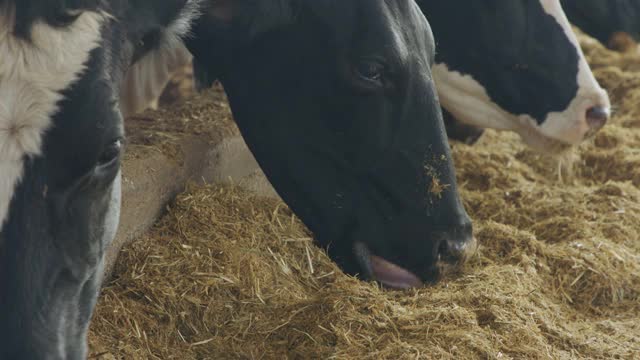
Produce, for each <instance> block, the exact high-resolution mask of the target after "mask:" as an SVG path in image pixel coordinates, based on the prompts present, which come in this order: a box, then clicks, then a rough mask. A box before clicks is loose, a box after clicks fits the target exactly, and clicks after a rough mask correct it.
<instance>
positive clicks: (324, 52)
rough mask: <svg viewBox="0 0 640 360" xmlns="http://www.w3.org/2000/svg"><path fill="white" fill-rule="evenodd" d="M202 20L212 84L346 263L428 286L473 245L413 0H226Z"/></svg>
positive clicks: (305, 216)
mask: <svg viewBox="0 0 640 360" xmlns="http://www.w3.org/2000/svg"><path fill="white" fill-rule="evenodd" d="M223 5H225V6H223ZM246 5H249V6H246ZM243 6H245V7H243ZM257 14H262V16H260V17H258V15H257ZM265 15H268V16H265ZM193 33H194V37H193V39H192V41H190V42H188V47H189V48H190V50H191V52H192V53H193V54H194V60H195V63H196V73H197V74H198V76H199V81H200V83H203V84H209V83H211V81H212V80H213V79H216V78H217V79H219V80H220V81H221V82H222V84H223V85H224V87H225V90H226V91H227V95H228V97H229V100H230V103H231V107H232V110H233V113H234V116H235V119H236V122H237V123H238V125H239V127H240V129H241V131H242V134H243V136H244V138H245V140H246V142H247V144H248V145H249V148H250V149H251V150H252V152H253V153H254V155H255V157H256V158H257V160H258V162H259V163H260V165H261V167H262V169H263V170H264V172H265V174H266V175H267V177H268V178H269V180H270V181H271V182H272V184H273V185H274V187H275V189H276V190H277V191H278V193H279V194H280V195H281V196H282V198H283V199H284V200H285V201H286V202H287V203H288V204H289V205H290V207H291V208H292V209H293V211H294V212H295V213H296V214H297V215H298V216H299V217H300V218H301V219H302V221H303V222H304V223H305V224H306V225H307V226H308V227H309V228H310V229H311V230H312V231H313V233H314V234H315V237H316V239H317V240H318V241H319V242H320V244H321V245H323V246H324V247H326V248H327V249H328V253H329V255H330V256H331V258H332V259H334V260H335V261H336V262H337V263H338V264H339V265H340V266H341V267H342V268H343V269H344V270H346V271H347V272H349V273H352V274H355V273H359V274H360V275H362V276H364V277H367V278H372V279H375V280H378V281H380V282H381V283H383V284H386V285H388V286H391V287H401V288H404V287H410V286H416V285H419V284H420V283H422V282H423V281H431V280H434V279H435V277H436V274H437V269H436V261H437V260H438V258H439V257H441V256H443V257H447V258H450V259H453V260H457V259H459V258H460V257H461V256H463V254H464V253H465V251H467V249H469V248H471V245H470V243H471V242H472V235H471V223H470V220H469V218H468V216H467V214H466V213H465V211H464V208H463V206H462V204H461V202H460V199H459V196H458V193H457V188H456V179H455V175H454V169H453V164H452V159H451V155H450V152H449V146H448V143H447V139H446V135H445V133H444V129H443V123H442V116H441V112H440V107H439V104H438V100H437V95H436V93H435V88H434V83H433V81H432V75H431V70H430V65H431V64H432V61H433V57H434V41H433V37H432V33H431V30H430V28H429V25H428V23H427V21H426V20H425V18H424V16H423V15H422V13H421V12H420V9H419V8H418V7H417V6H416V5H415V3H414V2H413V1H411V0H397V1H384V0H353V1H351V0H350V1H330V0H279V1H274V0H268V1H257V2H255V1H254V2H249V1H247V2H243V1H219V2H216V3H214V6H213V7H212V8H211V9H209V10H208V16H207V17H204V18H202V19H201V21H199V22H198V23H197V24H196V25H194V29H193ZM211 49H213V51H211ZM214 65H215V66H214Z"/></svg>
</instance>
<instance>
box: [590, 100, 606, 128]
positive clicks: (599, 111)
mask: <svg viewBox="0 0 640 360" xmlns="http://www.w3.org/2000/svg"><path fill="white" fill-rule="evenodd" d="M607 120H609V109H607V108H605V107H602V106H594V107H592V108H589V109H588V110H587V124H588V125H589V127H590V128H591V129H592V130H600V129H601V128H602V127H603V126H604V124H606V123H607Z"/></svg>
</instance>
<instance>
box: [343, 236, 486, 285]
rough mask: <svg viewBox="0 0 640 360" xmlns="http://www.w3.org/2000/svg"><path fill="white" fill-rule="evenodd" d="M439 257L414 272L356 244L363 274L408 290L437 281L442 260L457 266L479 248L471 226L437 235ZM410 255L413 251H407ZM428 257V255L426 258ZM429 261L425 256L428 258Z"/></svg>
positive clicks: (407, 255)
mask: <svg viewBox="0 0 640 360" xmlns="http://www.w3.org/2000/svg"><path fill="white" fill-rule="evenodd" d="M434 240H436V242H435V243H436V246H437V247H436V249H435V251H436V256H435V259H436V260H437V261H436V262H434V263H433V264H432V266H430V267H429V268H428V269H426V271H425V270H423V271H421V272H420V273H419V274H418V273H417V272H414V271H411V270H409V269H407V268H405V267H403V266H401V265H398V264H395V263H393V262H391V261H389V260H387V259H385V258H383V257H381V256H378V255H375V254H373V253H372V252H371V250H370V249H369V247H368V246H367V245H366V244H364V243H362V242H357V243H355V244H354V253H355V256H356V259H357V260H358V262H359V263H360V267H361V268H362V269H363V272H364V274H363V275H364V277H365V278H367V279H370V280H375V281H377V282H378V283H380V284H381V285H382V286H384V287H386V288H390V289H397V290H405V289H411V288H419V287H423V286H425V284H427V283H434V282H436V281H437V279H438V276H439V268H438V266H439V263H441V262H444V263H446V264H449V265H453V266H454V267H458V266H461V265H462V264H464V263H466V262H467V261H468V260H469V259H470V258H471V257H472V256H473V255H474V254H475V253H476V251H477V249H478V242H477V240H476V238H475V237H474V236H473V235H472V233H471V231H470V228H469V231H468V232H466V231H465V232H462V233H461V232H460V231H453V232H451V233H448V234H444V233H442V234H437V235H436V236H435V237H434ZM405 256H406V257H407V258H409V257H413V256H415V255H414V254H405ZM426 257H427V256H425V258H426ZM425 261H426V259H425Z"/></svg>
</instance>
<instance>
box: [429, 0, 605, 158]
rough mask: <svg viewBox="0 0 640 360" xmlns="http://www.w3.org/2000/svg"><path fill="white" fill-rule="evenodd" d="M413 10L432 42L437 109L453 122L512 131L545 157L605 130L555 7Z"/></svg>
mask: <svg viewBox="0 0 640 360" xmlns="http://www.w3.org/2000/svg"><path fill="white" fill-rule="evenodd" d="M578 1H581V0H578ZM418 3H419V5H420V7H421V8H422V10H423V11H424V12H425V14H426V15H427V18H428V19H429V22H430V23H431V26H432V29H433V32H434V35H435V37H436V39H437V51H436V65H435V66H434V67H433V69H432V70H433V76H434V78H435V81H436V84H437V88H438V94H439V96H440V102H441V104H442V106H443V108H444V109H446V110H447V111H448V112H449V113H450V114H451V115H452V117H453V118H454V119H457V120H458V121H460V122H462V123H464V124H467V125H472V126H474V127H480V128H494V129H499V130H510V131H515V132H517V133H518V134H520V136H521V137H522V138H523V140H524V141H525V142H526V143H527V144H529V145H531V146H533V147H535V148H537V149H540V150H543V151H545V152H556V151H558V150H562V149H564V148H566V147H568V146H570V145H576V144H579V143H580V142H581V141H582V140H584V139H585V138H587V137H589V136H590V135H591V134H593V133H594V132H595V131H597V130H598V129H600V128H601V127H602V126H603V125H604V124H605V123H606V121H607V119H608V117H609V114H610V103H609V98H608V95H607V93H606V92H605V91H604V90H603V89H602V88H601V87H600V85H599V84H598V83H597V81H596V80H595V78H594V76H593V74H592V72H591V70H590V68H589V65H588V64H587V62H586V60H585V58H584V55H583V53H582V50H581V49H580V46H579V45H578V41H577V39H576V36H575V34H574V33H573V31H572V29H571V25H570V24H569V22H568V21H567V18H566V16H565V14H564V12H563V10H562V7H561V6H560V1H559V0H483V1H466V0H447V1H440V0H418ZM450 120H452V119H450ZM449 129H450V130H458V131H459V130H464V131H465V132H464V134H463V137H468V136H472V137H475V136H477V135H478V133H477V132H476V133H475V134H474V132H473V131H469V127H464V126H463V127H462V129H460V128H458V129H454V128H453V126H450V127H449ZM474 135H475V136H474Z"/></svg>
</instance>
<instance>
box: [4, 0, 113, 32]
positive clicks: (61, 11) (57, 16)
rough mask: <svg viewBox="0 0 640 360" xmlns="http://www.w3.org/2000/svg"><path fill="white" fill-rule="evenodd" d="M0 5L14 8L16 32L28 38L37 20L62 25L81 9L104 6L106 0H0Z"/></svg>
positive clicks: (95, 8)
mask: <svg viewBox="0 0 640 360" xmlns="http://www.w3.org/2000/svg"><path fill="white" fill-rule="evenodd" d="M0 5H4V6H5V8H6V7H7V6H8V7H9V8H13V11H14V12H15V24H14V27H15V29H14V30H15V33H16V34H17V35H19V36H22V37H25V38H28V37H29V29H31V26H32V24H33V23H34V22H36V21H44V22H46V23H47V24H49V25H52V26H57V27H62V26H66V25H68V24H69V23H70V22H72V21H73V20H74V19H75V18H76V16H77V14H78V13H79V12H80V11H86V10H91V11H97V10H99V9H101V8H104V6H105V5H106V4H105V0H0Z"/></svg>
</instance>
